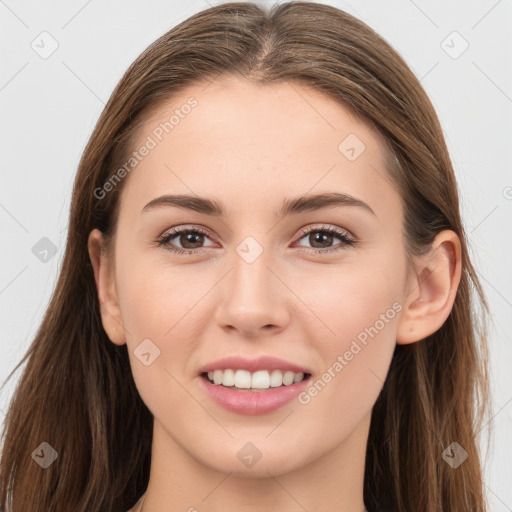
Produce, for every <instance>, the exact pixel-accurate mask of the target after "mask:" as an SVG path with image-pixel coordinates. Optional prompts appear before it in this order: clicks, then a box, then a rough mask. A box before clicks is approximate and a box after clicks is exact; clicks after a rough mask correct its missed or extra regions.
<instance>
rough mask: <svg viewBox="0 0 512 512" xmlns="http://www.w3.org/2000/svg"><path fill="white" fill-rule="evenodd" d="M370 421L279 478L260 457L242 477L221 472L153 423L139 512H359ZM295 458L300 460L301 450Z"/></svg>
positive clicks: (273, 466) (273, 467)
mask: <svg viewBox="0 0 512 512" xmlns="http://www.w3.org/2000/svg"><path fill="white" fill-rule="evenodd" d="M369 421H370V416H368V417H367V418H365V420H364V421H363V422H361V424H359V425H358V426H357V427H356V428H355V429H354V431H353V432H352V433H351V434H350V435H349V437H346V438H345V439H344V441H343V443H342V444H340V445H338V446H334V447H324V450H323V451H324V454H323V455H322V456H320V457H318V458H316V459H314V458H312V457H311V459H310V460H308V459H306V460H302V461H301V463H297V466H298V467H297V468H295V469H292V470H290V471H284V472H283V471H281V470H280V468H279V465H278V464H276V463H272V464H268V465H267V466H265V464H264V461H265V458H264V456H262V458H261V460H260V461H259V462H258V464H256V465H255V466H253V467H252V468H251V470H249V471H245V473H242V472H240V471H239V466H237V467H235V468H226V470H225V471H219V469H218V468H216V467H215V463H214V462H212V460H211V459H210V458H209V457H208V456H205V457H204V460H198V458H197V457H194V456H192V454H190V453H188V452H187V451H185V450H184V449H183V448H182V446H180V445H179V444H178V443H176V442H175V440H174V439H172V438H171V437H170V436H169V434H168V433H167V432H166V431H165V430H164V429H163V428H162V427H161V425H160V424H159V422H158V421H157V420H156V419H155V421H154V429H153V448H152V459H151V471H150V479H149V484H148V488H147V491H146V494H145V496H144V502H143V503H142V501H141V503H142V504H141V510H140V512H142V511H143V512H146V511H148V512H164V511H167V510H170V509H172V510H188V511H191V512H195V511H197V510H201V509H204V508H205V506H207V507H208V510H210V511H219V512H220V511H222V512H234V511H238V510H240V509H243V510H244V511H246V512H256V511H260V510H264V509H271V510H277V509H278V510H279V511H280V512H295V511H296V510H297V506H298V505H299V506H300V507H301V508H303V509H305V510H315V509H316V510H325V511H333V512H334V511H336V512H363V511H364V510H365V507H364V504H363V481H364V461H365V454H366V443H367V439H368V429H369ZM243 444H244V443H243V442H242V445H243ZM263 453H266V452H265V451H264V450H263ZM294 455H295V456H298V457H299V458H300V457H302V454H300V450H297V452H296V453H295V454H294ZM272 462H274V461H272ZM258 465H259V468H258ZM251 471H252V473H251ZM253 475H254V476H253ZM136 510H138V509H136Z"/></svg>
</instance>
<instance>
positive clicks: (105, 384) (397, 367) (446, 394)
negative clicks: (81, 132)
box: [0, 2, 488, 512]
mask: <svg viewBox="0 0 512 512" xmlns="http://www.w3.org/2000/svg"><path fill="white" fill-rule="evenodd" d="M221 75H236V76H240V77H243V78H245V79H247V80H252V81H254V82H256V83H260V84H268V83H272V82H274V83H277V82H284V81H286V82H289V83H302V84H306V85H308V86H313V87H314V88H316V89H318V90H320V91H322V92H324V93H325V94H327V95H329V96H330V97H332V98H335V99H337V100H338V101H339V102H340V103H341V104H343V105H344V106H345V107H347V108H350V109H351V110H352V111H353V112H354V113H355V114H356V115H358V116H359V117H360V118H361V119H362V120H364V121H365V122H366V123H368V124H369V125H370V126H371V127H373V128H374V130H375V133H377V134H379V136H382V139H383V142H384V145H385V147H386V152H387V155H388V162H389V165H388V172H389V174H390V176H391V178H392V180H393V181H394V182H395V184H396V185H397V187H398V189H399V190H400V194H401V197H402V200H403V205H404V212H405V214H404V232H405V239H406V240H405V242H406V246H407V250H408V252H409V254H414V253H416V254H417V253H421V252H422V251H423V250H425V248H426V247H427V246H428V245H429V244H430V243H431V242H432V241H433V239H434V237H435V235H436V234H437V233H438V232H439V231H441V230H443V229H451V230H453V231H455V232H456V233H457V234H458V235H459V237H460V239H461V243H462V265H463V270H462V278H461V282H460V285H459V289H458V292H457V296H456V299H455V303H454V306H453V310H452V311H451V313H450V315H449V317H448V319H447V320H446V322H445V323H444V325H443V326H442V327H441V328H440V329H439V330H438V331H437V332H435V333H434V334H432V335H431V336H429V337H428V338H427V339H425V340H422V341H420V342H418V343H413V344H411V345H405V346H404V345H397V346H396V349H395V353H394V355H393V360H392V363H391V367H390V370H389V374H388V376H387V379H386V381H385V383H384V387H383V389H382V392H381V394H380V395H379V397H378V399H377V402H376V403H375V405H374V407H373V412H372V420H371V427H370V433H369V440H368V446H367V453H366V469H365V481H364V500H365V503H366V505H367V507H368V509H369V510H370V511H371V512H373V511H394V512H411V511H415V512H441V511H450V512H462V511H464V512H468V511H472V512H477V511H478V512H481V511H484V510H485V509H486V506H485V499H484V495H483V481H482V470H481V461H480V456H479V451H478V438H477V433H478V429H479V425H480V424H481V422H482V420H483V417H484V416H483V415H484V414H485V412H486V411H487V403H488V377H487V369H486V368H487V348H486V318H487V304H486V301H485V297H484V295H483V292H482V288H481V286H480V284H479V281H478V278H477V275H476V273H475V270H474V268H473V266H472V265H471V262H470V258H469V255H468V250H467V245H466V241H465V233H464V229H463V226H462V222H461V218H460V212H459V200H458V192H457V184H456V181H455V177H454V172H453V169H452V164H451V161H450V157H449V154H448V150H447V147H446V144H445V141H444V138H443V132H442V130H441V126H440V123H439V121H438V118H437V116H436V113H435V111H434V108H433V106H432V104H431V102H430V101H429V99H428V97H427V95H426V93H425V91H424V90H423V88H422V87H421V85H420V83H419V81H418V79H417V78H416V77H415V76H414V74H413V73H412V72H411V70H410V69H409V67H408V66H407V65H406V63H405V62H404V60H403V59H402V58H401V57H400V56H399V55H398V53H397V52H396V51H395V50H393V48H392V47H391V46H390V45H389V44H388V43H386V42H385V41H384V40H383V39H382V38H381V37H380V36H379V35H378V34H376V33H375V32H374V31H373V30H372V29H371V28H370V27H368V26H367V25H366V24H364V23H363V22H361V21H359V20H358V19H356V18H354V17H353V16H351V15H349V14H347V13H345V12H343V11H341V10H338V9H336V8H334V7H330V6H327V5H320V4H316V3H309V2H291V3H284V4H281V5H275V6H274V7H272V8H271V9H266V8H263V7H262V6H259V5H257V4H253V3H245V2H243V3H227V4H223V5H219V6H216V7H212V8H209V9H206V10H204V11H202V12H199V13H197V14H195V15H193V16H192V17H190V18H189V19H187V20H186V21H184V22H183V23H181V24H179V25H178V26H176V27H175V28H173V29H172V30H170V31H169V32H167V33H166V34H164V35H163V36H162V37H160V38H159V39H158V40H157V41H155V42H154V43H153V44H152V45H150V46H149V47H148V48H147V49H146V50H145V51H144V52H143V53H142V54H141V55H140V56H139V57H138V58H137V59H136V61H135V62H134V63H133V64H132V65H131V66H130V68H129V69H128V70H127V71H126V73H125V75H124V76H123V78H122V79H121V81H120V82H119V84H118V85H117V87H116V89H115V90H114V92H113V93H112V96H111V97H110V99H109V101H108V103H107V105H106V107H105V109H104V110H103V112H102V114H101V116H100V118H99V120H98V122H97V124H96V127H95V129H94V131H93V133H92V135H91V138H90V140H89V143H88V145H87V147H86V149H85V151H84V153H83V156H82V159H81V161H80V164H79V167H78V171H77V175H76V180H75V184H74V190H73V196H72V204H71V212H70V224H69V230H68V236H67V245H66V251H65V255H64V260H63V263H62V269H61V271H60V275H59V278H58V282H57V285H56V288H55V290H54V293H53V296H52V298H51V301H50V303H49V306H48V308H47V310H46V313H45V315H44V319H43V321H42V324H41V326H40V327H39V330H38V331H37V334H36V336H35V339H34V341H33V343H32V344H31V346H30V349H29V351H28V352H27V354H26V355H25V357H24V358H23V359H22V360H21V361H20V363H19V364H18V366H17V367H16V368H15V369H14V370H13V372H12V373H11V374H10V376H9V377H8V378H10V377H11V376H12V374H13V373H14V371H16V370H17V369H18V368H19V367H20V365H21V364H23V363H25V362H26V366H25V368H24V370H23V373H22V375H21V377H20V379H19V383H18V386H17V388H16V390H15V393H14V395H13V398H12V401H11V403H10V407H9V410H8V413H7V415H6V418H5V424H4V431H3V451H2V455H1V465H0V484H1V491H0V504H1V506H2V507H7V510H11V508H10V507H13V508H14V509H15V510H17V511H30V512H49V511H54V512H61V511H64V510H74V511H76V512H91V511H116V512H119V511H121V512H124V511H125V510H127V509H128V508H130V507H131V506H133V504H134V502H135V501H136V500H137V498H138V497H140V495H141V494H142V493H143V492H144V490H145V488H146V486H147V483H148V479H149V469H150V462H151V452H150V450H151V443H152V416H151V414H150V412H149V410H148V409H147V407H146V406H145V404H144V403H143V402H142V400H141V398H140V396H139V394H138V392H137V389H136V387H135V384H134V380H133V377H132V374H131V368H130V364H129V358H128V353H127V347H126V345H123V346H117V345H115V344H113V343H112V342H111V341H110V340H109V339H108V337H107V335H106V333H105V331H104V329H103V326H102V322H101V317H100V310H99V302H98V298H97V290H96V286H95V281H94V275H93V269H92V266H91V262H90V259H89V255H88V250H87V239H88V235H89V233H90V231H91V230H93V229H94V228H98V229H100V230H101V231H102V232H103V233H104V234H106V235H107V236H108V237H111V236H112V235H113V234H114V232H115V228H116V223H117V214H118V206H119V204H118V203H119V200H118V198H119V193H120V191H121V190H122V186H123V182H120V183H119V184H118V185H117V186H116V187H114V189H113V190H112V191H111V192H109V193H108V194H107V195H106V197H104V198H102V199H100V200H99V199H98V198H97V194H95V190H98V189H99V188H101V187H102V186H103V184H104V183H106V182H107V180H109V179H110V178H111V176H113V174H114V173H115V172H116V170H117V169H118V168H119V166H120V165H122V163H123V162H124V161H126V157H127V155H128V154H129V153H130V151H133V150H134V148H133V136H134V134H135V131H136V129H137V127H138V126H140V123H141V121H142V120H144V119H145V116H147V115H148V113H149V112H150V111H152V110H153V109H155V108H158V106H159V105H161V104H162V102H163V101H167V100H169V98H170V97H171V96H172V95H173V94H175V93H177V92H179V91H181V90H182V89H183V88H184V87H186V86H187V85H189V84H192V83H194V82H196V83H197V82H198V81H203V80H214V79H215V78H216V77H217V76H221ZM42 442H47V443H48V444H49V445H50V446H51V447H52V448H53V449H54V450H55V451H56V452H57V454H58V458H57V460H56V462H54V463H53V464H52V465H51V466H50V467H48V468H47V469H42V468H41V467H40V465H39V464H36V463H35V461H34V460H33V457H32V454H33V452H34V450H36V449H41V448H39V447H40V445H41V443H42ZM452 442H457V443H458V444H459V445H460V446H461V447H462V448H463V449H464V450H465V451H466V452H468V458H467V460H466V461H465V462H464V463H463V464H461V465H460V466H459V467H458V468H456V469H454V468H452V467H451V466H450V465H449V464H447V463H446V462H445V461H444V460H443V458H442V453H443V450H445V449H446V448H447V447H448V446H449V445H450V444H451V443H452Z"/></svg>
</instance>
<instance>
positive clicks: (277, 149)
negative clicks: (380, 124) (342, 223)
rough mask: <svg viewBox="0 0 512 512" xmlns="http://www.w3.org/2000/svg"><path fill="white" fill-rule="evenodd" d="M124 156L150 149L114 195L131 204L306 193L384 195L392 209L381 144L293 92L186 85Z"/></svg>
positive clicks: (351, 118) (299, 88) (355, 122)
mask: <svg viewBox="0 0 512 512" xmlns="http://www.w3.org/2000/svg"><path fill="white" fill-rule="evenodd" d="M134 146H135V147H134V150H135V151H137V150H138V149H140V148H142V147H143V146H147V147H150V149H149V150H146V151H144V153H145V156H144V157H143V158H141V159H140V161H139V162H138V163H137V166H136V168H135V169H134V170H133V171H132V172H131V173H130V176H129V180H128V183H126V184H125V188H126V189H127V190H126V191H123V195H124V196H128V197H131V198H132V199H136V198H138V203H139V204H140V203H141V202H143V201H145V202H144V204H146V203H147V202H148V201H150V200H151V199H153V198H154V197H155V195H157V194H159V193H163V192H169V193H170V192H180V193H191V192H192V193H195V194H198V195H208V196H211V195H212V194H214V193H216V192H219V193H224V194H226V193H229V195H230V198H231V201H235V202H236V201H243V200H244V197H245V198H249V197H258V196H259V197H260V198H261V197H266V198H268V199H269V200H270V199H271V197H273V196H274V195H276V196H279V197H280V198H282V196H283V195H300V194H305V193H307V192H308V191H310V190H311V191H313V190H312V189H315V190H314V192H323V191H324V189H325V190H336V189H340V191H344V192H347V193H352V194H354V195H359V196H361V195H363V196H365V195H366V199H367V200H368V201H371V200H372V196H379V195H382V193H383V191H384V190H383V188H386V187H387V189H389V190H388V191H389V193H391V194H394V195H395V197H394V198H393V199H394V200H395V201H396V192H394V190H393V185H392V183H391V181H390V179H389V177H388V175H387V172H386V169H385V165H386V153H385V150H384V145H383V143H382V139H381V137H380V136H379V135H378V134H377V133H376V132H375V131H373V130H372V129H371V128H370V127H369V126H368V125H367V124H366V123H364V122H363V121H361V120H360V119H358V118H357V117H356V116H355V115H354V114H353V113H352V112H351V111H350V110H349V109H347V108H346V107H345V106H343V105H342V104H341V103H339V102H338V101H336V100H335V99H333V98H331V97H329V96H327V95H325V94H324V93H322V92H320V91H318V90H315V89H312V88H310V87H307V86H305V85H302V84H297V83H291V82H283V83H279V84H271V85H257V84H254V83H252V82H249V81H247V80H241V79H237V78H232V77H227V78H226V77H224V78H222V79H219V80H215V81H213V82H203V83H196V84H194V85H192V86H189V87H187V88H186V89H184V90H182V91H181V92H180V93H179V94H176V95H175V96H173V97H172V99H169V100H168V101H166V102H163V103H162V104H161V105H160V106H159V107H158V108H156V109H155V110H154V111H153V112H152V113H151V115H150V116H149V117H148V118H147V119H146V120H145V122H144V123H143V124H142V125H141V127H140V128H139V130H138V133H137V136H136V143H135V145H134ZM387 189H386V190H387ZM384 192H385V191H384ZM260 202H261V201H260Z"/></svg>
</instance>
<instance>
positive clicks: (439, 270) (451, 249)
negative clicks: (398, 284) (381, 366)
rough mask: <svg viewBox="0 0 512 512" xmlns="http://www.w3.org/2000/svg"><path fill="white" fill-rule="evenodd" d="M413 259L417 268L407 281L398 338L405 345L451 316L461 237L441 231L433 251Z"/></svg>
mask: <svg viewBox="0 0 512 512" xmlns="http://www.w3.org/2000/svg"><path fill="white" fill-rule="evenodd" d="M413 259H414V266H415V268H414V271H413V272H411V277H410V279H409V280H408V293H407V295H406V297H405V300H404V302H405V304H404V307H403V309H402V314H401V317H400V321H399V324H398V332H397V339H396V342H397V343H398V344H403V345H405V344H408V343H414V342H416V341H420V340H422V339H424V338H426V337H427V336H430V335H431V334H433V333H434V332H436V331H437V330H438V329H439V328H440V327H441V326H442V325H443V324H444V322H445V321H446V319H447V318H448V315H449V314H450V311H451V310H452V307H453V303H454V301H455V296H456V294H457V288H458V286H459V283H460V277H461V272H462V262H461V245H460V240H459V237H458V236H457V234H456V233H455V232H453V231H450V230H445V231H441V232H440V233H438V234H437V236H436V237H435V239H434V241H433V243H432V246H431V248H430V251H429V252H428V253H427V254H425V255H422V256H419V257H415V258H413Z"/></svg>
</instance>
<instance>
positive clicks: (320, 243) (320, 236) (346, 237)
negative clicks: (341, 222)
mask: <svg viewBox="0 0 512 512" xmlns="http://www.w3.org/2000/svg"><path fill="white" fill-rule="evenodd" d="M300 235H301V236H300V240H302V239H304V238H306V241H307V242H309V243H310V244H311V245H312V247H305V249H306V250H307V252H313V253H314V254H320V253H325V252H333V251H340V250H343V249H346V248H347V247H354V246H355V245H356V240H355V238H353V237H352V236H351V235H350V234H349V233H348V232H347V231H344V230H342V229H340V228H335V227H334V226H320V227H313V228H309V229H305V230H302V231H301V233H300ZM336 238H337V239H338V240H340V241H341V244H338V247H336V246H334V247H333V246H331V244H332V243H333V241H334V239H336ZM299 247H304V246H302V245H299Z"/></svg>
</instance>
